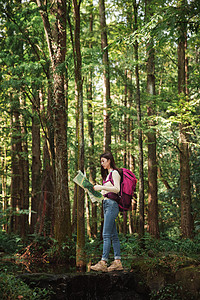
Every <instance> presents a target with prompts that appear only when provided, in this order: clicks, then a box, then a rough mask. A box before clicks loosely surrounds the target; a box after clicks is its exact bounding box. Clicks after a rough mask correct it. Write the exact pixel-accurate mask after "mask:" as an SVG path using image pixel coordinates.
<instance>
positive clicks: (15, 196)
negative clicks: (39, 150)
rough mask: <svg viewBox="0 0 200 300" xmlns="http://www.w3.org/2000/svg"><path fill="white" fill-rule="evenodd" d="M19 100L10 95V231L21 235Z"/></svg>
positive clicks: (21, 164) (21, 168)
mask: <svg viewBox="0 0 200 300" xmlns="http://www.w3.org/2000/svg"><path fill="white" fill-rule="evenodd" d="M19 108H20V101H19V99H18V98H17V97H15V102H14V100H13V98H12V95H11V128H12V137H11V139H12V142H11V145H12V148H11V207H12V210H13V213H14V214H13V215H12V217H11V224H10V225H11V231H12V232H14V233H17V234H21V235H23V228H22V223H23V222H22V214H21V215H20V214H19V212H20V210H22V209H23V203H24V165H23V160H22V157H21V154H22V137H21V126H20V113H19Z"/></svg>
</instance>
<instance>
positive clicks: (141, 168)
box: [134, 0, 144, 237]
mask: <svg viewBox="0 0 200 300" xmlns="http://www.w3.org/2000/svg"><path fill="white" fill-rule="evenodd" d="M137 17H138V5H137V4H136V0H135V1H134V19H135V30H137V29H138V22H137ZM134 49H135V61H136V66H135V78H136V106H137V125H138V148H139V235H140V237H143V236H144V164H143V139H142V128H141V107H140V78H139V65H138V42H137V41H136V42H135V45H134Z"/></svg>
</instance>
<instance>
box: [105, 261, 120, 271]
mask: <svg viewBox="0 0 200 300" xmlns="http://www.w3.org/2000/svg"><path fill="white" fill-rule="evenodd" d="M122 270H123V266H122V263H121V261H118V260H114V261H113V262H112V264H111V265H110V267H108V272H112V271H122Z"/></svg>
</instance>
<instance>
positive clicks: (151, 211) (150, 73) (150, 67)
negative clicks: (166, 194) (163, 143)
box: [146, 1, 159, 238]
mask: <svg viewBox="0 0 200 300" xmlns="http://www.w3.org/2000/svg"><path fill="white" fill-rule="evenodd" d="M152 5H153V1H146V19H147V20H149V19H150V16H152ZM155 95H156V90H155V50H154V45H153V39H152V37H150V40H149V41H148V43H147V96H148V107H147V114H148V125H149V129H148V133H147V138H148V231H149V233H150V234H151V235H153V236H154V237H156V238H158V237H159V226H158V196H157V189H158V188H157V160H156V130H155V121H154V116H155V105H156V104H155Z"/></svg>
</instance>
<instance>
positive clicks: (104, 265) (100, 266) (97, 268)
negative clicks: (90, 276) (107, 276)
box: [90, 260, 108, 272]
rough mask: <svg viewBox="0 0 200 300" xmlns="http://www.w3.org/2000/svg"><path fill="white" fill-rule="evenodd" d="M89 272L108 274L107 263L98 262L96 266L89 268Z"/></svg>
mask: <svg viewBox="0 0 200 300" xmlns="http://www.w3.org/2000/svg"><path fill="white" fill-rule="evenodd" d="M90 270H93V271H97V272H98V271H99V272H108V268H107V263H106V262H104V261H103V260H100V261H99V262H98V263H97V264H96V265H94V266H91V267H90Z"/></svg>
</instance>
